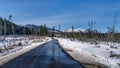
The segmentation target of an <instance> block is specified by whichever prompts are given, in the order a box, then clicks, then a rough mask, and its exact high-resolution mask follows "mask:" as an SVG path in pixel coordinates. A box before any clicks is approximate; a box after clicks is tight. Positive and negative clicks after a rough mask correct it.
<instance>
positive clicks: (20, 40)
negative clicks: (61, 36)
mask: <svg viewBox="0 0 120 68" xmlns="http://www.w3.org/2000/svg"><path fill="white" fill-rule="evenodd" d="M50 40H51V38H49V37H37V36H36V37H35V36H34V37H33V36H7V37H5V36H1V37H0V65H2V64H4V63H6V62H8V61H9V60H12V59H14V58H15V57H18V56H19V55H22V54H24V53H26V52H28V51H30V50H31V49H33V48H35V47H37V46H39V45H40V44H43V43H45V42H48V41H50Z"/></svg>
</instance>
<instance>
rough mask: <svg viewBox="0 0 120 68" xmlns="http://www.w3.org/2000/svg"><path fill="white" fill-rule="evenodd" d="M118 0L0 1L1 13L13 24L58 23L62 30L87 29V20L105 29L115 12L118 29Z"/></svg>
mask: <svg viewBox="0 0 120 68" xmlns="http://www.w3.org/2000/svg"><path fill="white" fill-rule="evenodd" d="M119 6H120V0H0V16H1V17H3V18H8V16H9V15H13V18H12V21H14V22H15V23H16V24H22V25H25V24H35V25H41V24H46V25H47V26H48V27H53V26H56V28H58V25H59V24H61V28H62V30H63V29H64V30H66V29H68V28H71V26H74V27H75V28H82V29H86V28H88V22H89V21H91V20H95V21H96V29H98V30H99V31H101V32H106V31H107V27H108V26H112V25H113V22H114V17H115V12H116V11H117V12H118V17H117V22H116V30H117V31H119V32H120V7H119Z"/></svg>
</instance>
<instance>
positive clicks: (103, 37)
mask: <svg viewBox="0 0 120 68" xmlns="http://www.w3.org/2000/svg"><path fill="white" fill-rule="evenodd" d="M95 23H96V22H95V21H90V22H88V29H87V30H86V31H85V32H82V31H79V32H75V31H74V27H73V26H72V27H71V29H72V31H71V32H63V33H62V36H63V37H65V38H71V39H73V40H74V39H78V40H81V41H93V42H94V41H109V42H120V33H118V32H117V31H115V25H113V26H111V27H107V32H106V33H101V32H99V31H98V30H97V29H96V27H95Z"/></svg>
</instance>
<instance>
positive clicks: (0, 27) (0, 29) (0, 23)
mask: <svg viewBox="0 0 120 68" xmlns="http://www.w3.org/2000/svg"><path fill="white" fill-rule="evenodd" d="M0 35H2V18H1V17H0Z"/></svg>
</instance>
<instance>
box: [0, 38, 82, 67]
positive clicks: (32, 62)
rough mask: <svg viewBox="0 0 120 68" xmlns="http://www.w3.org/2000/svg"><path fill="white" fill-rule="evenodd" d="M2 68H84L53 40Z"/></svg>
mask: <svg viewBox="0 0 120 68" xmlns="http://www.w3.org/2000/svg"><path fill="white" fill-rule="evenodd" d="M0 68H83V66H82V65H81V64H79V63H78V62H76V61H75V60H73V59H72V58H71V57H70V56H69V55H67V54H66V53H65V52H64V51H63V50H62V49H61V48H60V47H59V44H58V41H57V40H55V39H52V41H49V42H47V43H45V44H43V45H41V46H39V47H37V48H35V49H33V50H31V51H30V52H28V53H26V54H24V55H21V56H19V57H17V58H15V59H13V60H11V61H10V62H8V63H6V64H4V65H3V66H2V67H0Z"/></svg>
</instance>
